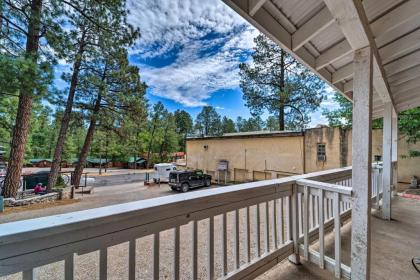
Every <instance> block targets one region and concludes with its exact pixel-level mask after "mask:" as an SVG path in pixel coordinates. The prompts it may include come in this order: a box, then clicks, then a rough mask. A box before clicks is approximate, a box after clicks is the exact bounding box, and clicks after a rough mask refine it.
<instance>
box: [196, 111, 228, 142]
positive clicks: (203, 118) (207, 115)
mask: <svg viewBox="0 0 420 280" xmlns="http://www.w3.org/2000/svg"><path fill="white" fill-rule="evenodd" d="M195 129H196V130H198V131H199V132H200V134H202V135H204V136H215V135H220V134H221V132H222V131H221V120H220V115H219V114H218V113H217V112H216V110H215V109H214V108H213V107H212V106H204V107H203V109H202V110H201V112H200V113H199V114H198V115H197V119H196V120H195Z"/></svg>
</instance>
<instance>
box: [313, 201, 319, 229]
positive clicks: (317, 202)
mask: <svg viewBox="0 0 420 280" xmlns="http://www.w3.org/2000/svg"><path fill="white" fill-rule="evenodd" d="M314 199H315V227H316V226H318V225H319V206H318V205H319V197H318V196H314Z"/></svg>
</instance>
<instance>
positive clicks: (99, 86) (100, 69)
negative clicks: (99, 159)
mask: <svg viewBox="0 0 420 280" xmlns="http://www.w3.org/2000/svg"><path fill="white" fill-rule="evenodd" d="M121 44H122V45H121V46H120V47H125V45H124V44H123V43H121ZM102 53H103V56H104V58H98V59H94V60H93V61H90V62H88V63H86V64H88V65H89V67H86V70H83V71H82V73H81V77H80V78H81V81H80V86H79V88H78V90H77V91H78V92H77V93H78V97H77V101H78V102H79V104H80V105H82V106H83V109H84V110H88V111H90V116H89V119H90V121H89V127H88V130H87V133H86V138H85V141H84V144H83V146H82V149H81V151H80V155H79V160H78V163H77V165H76V168H75V170H74V184H75V185H78V184H79V182H80V178H81V175H82V173H83V168H84V166H85V164H86V160H87V156H88V153H89V150H90V147H91V144H92V141H93V137H94V134H95V131H96V127H97V126H98V122H100V121H102V122H103V123H106V124H108V126H115V125H118V124H119V123H120V122H121V121H122V120H123V119H124V118H125V117H133V118H134V117H135V118H136V119H137V121H139V122H141V121H142V119H141V115H142V113H143V112H144V107H145V106H144V93H145V89H146V86H145V84H144V83H142V82H141V81H140V75H139V69H138V68H137V67H135V66H130V65H129V62H128V54H127V51H126V50H125V49H124V48H120V49H117V50H114V49H111V50H109V49H103V50H102ZM92 69H95V71H92Z"/></svg>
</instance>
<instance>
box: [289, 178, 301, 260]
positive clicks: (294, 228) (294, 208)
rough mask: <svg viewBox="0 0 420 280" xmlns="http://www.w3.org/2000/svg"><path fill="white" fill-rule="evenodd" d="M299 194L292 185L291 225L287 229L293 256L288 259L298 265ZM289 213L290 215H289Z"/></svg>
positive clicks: (290, 201)
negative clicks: (291, 241)
mask: <svg viewBox="0 0 420 280" xmlns="http://www.w3.org/2000/svg"><path fill="white" fill-rule="evenodd" d="M298 197H299V193H298V186H297V185H293V193H292V196H291V197H290V199H289V217H291V225H290V227H289V232H290V234H291V236H292V240H293V249H294V250H293V251H294V254H293V255H291V256H290V257H289V260H290V261H292V262H293V263H296V264H298V263H300V260H299V211H298V210H299V201H298ZM290 213H291V215H290Z"/></svg>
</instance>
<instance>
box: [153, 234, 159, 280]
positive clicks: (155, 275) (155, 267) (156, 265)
mask: <svg viewBox="0 0 420 280" xmlns="http://www.w3.org/2000/svg"><path fill="white" fill-rule="evenodd" d="M159 235H160V234H159V232H157V233H155V234H154V242H153V279H155V280H158V279H159V250H160V240H159V238H160V236H159Z"/></svg>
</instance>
